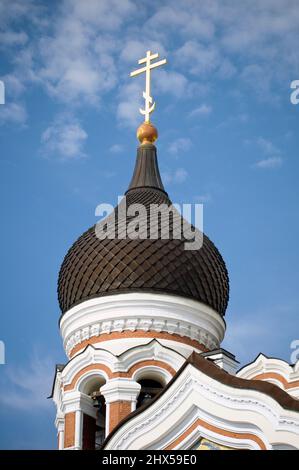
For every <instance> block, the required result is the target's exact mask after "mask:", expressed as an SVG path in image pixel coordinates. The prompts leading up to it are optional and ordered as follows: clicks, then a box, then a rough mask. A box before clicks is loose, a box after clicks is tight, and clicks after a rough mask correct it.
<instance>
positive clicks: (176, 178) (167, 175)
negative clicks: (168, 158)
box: [162, 168, 188, 184]
mask: <svg viewBox="0 0 299 470" xmlns="http://www.w3.org/2000/svg"><path fill="white" fill-rule="evenodd" d="M187 177H188V172H187V171H186V170H185V169H184V168H178V169H177V170H174V171H165V172H162V180H163V182H164V183H165V184H181V183H184V182H185V181H186V179H187Z"/></svg>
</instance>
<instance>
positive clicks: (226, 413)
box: [105, 364, 299, 450]
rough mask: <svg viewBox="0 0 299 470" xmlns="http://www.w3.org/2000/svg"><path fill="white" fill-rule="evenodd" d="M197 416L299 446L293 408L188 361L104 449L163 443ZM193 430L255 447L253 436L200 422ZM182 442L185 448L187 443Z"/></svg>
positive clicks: (220, 440)
mask: <svg viewBox="0 0 299 470" xmlns="http://www.w3.org/2000/svg"><path fill="white" fill-rule="evenodd" d="M197 419H200V420H202V421H203V422H205V423H208V424H209V425H210V426H213V427H214V428H212V429H215V428H219V429H222V430H225V431H228V432H230V433H236V434H238V435H240V434H250V435H254V436H256V437H257V438H259V439H261V440H262V442H264V445H265V446H266V448H267V449H271V448H272V445H277V444H278V443H279V444H280V445H288V446H293V447H295V448H298V449H299V414H298V413H296V412H292V411H289V410H285V409H282V408H281V406H280V405H279V404H278V403H277V402H276V401H275V400H274V399H273V398H271V397H269V396H267V395H265V394H263V393H261V392H258V391H256V390H249V389H248V390H247V389H237V388H233V387H231V386H228V385H224V384H222V383H220V382H218V381H216V380H214V379H211V378H210V377H208V376H206V375H205V374H203V373H202V372H201V371H200V370H198V369H197V368H196V367H194V366H192V365H191V364H189V365H188V366H187V367H186V368H185V369H184V371H183V372H182V373H181V374H180V375H179V377H178V378H177V380H176V381H175V382H174V383H173V384H172V385H171V387H169V388H168V389H167V390H166V391H165V392H164V394H162V395H161V396H160V398H159V399H158V400H156V401H155V402H154V403H153V404H152V405H151V406H150V407H148V408H146V409H145V410H144V411H143V412H141V413H140V414H138V415H136V416H135V417H133V418H131V419H130V420H129V421H128V422H126V423H124V424H123V426H122V427H121V428H120V429H118V430H117V431H116V433H115V434H114V435H113V436H112V437H111V439H110V440H109V441H108V443H107V445H106V447H105V449H107V450H108V449H121V450H125V449H131V450H132V449H164V448H166V447H167V446H169V445H170V444H171V443H172V442H174V441H175V440H176V439H177V438H178V437H180V436H181V435H182V434H183V433H184V431H185V430H188V429H190V426H191V425H192V424H193V423H194V422H195V421H196V420H197ZM198 430H199V431H198V432H199V434H198V435H201V436H204V437H206V438H207V439H211V440H212V441H214V442H218V443H219V444H221V445H225V446H228V447H234V448H252V449H255V448H258V447H259V445H258V444H257V442H255V440H254V439H249V440H248V439H237V438H233V437H232V436H233V434H232V435H230V436H222V435H220V434H219V433H217V432H215V431H212V430H209V429H208V427H203V426H202V427H201V426H199V427H198ZM181 445H182V446H183V447H181V448H187V447H186V446H187V444H186V443H185V444H181ZM185 445H186V446H185ZM184 446H185V447H184Z"/></svg>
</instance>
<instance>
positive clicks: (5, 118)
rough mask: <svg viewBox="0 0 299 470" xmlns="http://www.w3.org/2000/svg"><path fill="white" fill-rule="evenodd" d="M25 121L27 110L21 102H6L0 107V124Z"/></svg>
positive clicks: (21, 123)
mask: <svg viewBox="0 0 299 470" xmlns="http://www.w3.org/2000/svg"><path fill="white" fill-rule="evenodd" d="M26 121H27V111H26V109H25V106H24V105H23V104H22V103H6V104H4V105H1V107H0V125H1V124H5V123H14V124H19V125H23V124H25V123H26Z"/></svg>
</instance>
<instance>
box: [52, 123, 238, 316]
mask: <svg viewBox="0 0 299 470" xmlns="http://www.w3.org/2000/svg"><path fill="white" fill-rule="evenodd" d="M137 135H138V138H139V139H140V142H141V145H140V146H139V148H138V150H137V159H136V164H135V169H134V173H133V177H132V180H131V183H130V185H129V188H128V190H127V192H126V194H125V196H126V197H125V198H124V199H123V200H122V201H121V202H120V204H119V205H118V206H117V207H116V208H115V210H114V212H113V213H112V214H110V215H109V216H108V217H107V218H105V219H104V220H103V221H101V222H100V223H99V224H97V225H94V226H93V227H91V228H90V229H89V230H87V231H86V232H85V233H83V235H82V236H81V237H80V238H79V239H78V240H77V241H76V242H75V243H74V244H73V246H72V247H71V248H70V250H69V251H68V253H67V255H66V257H65V259H64V261H63V263H62V266H61V270H60V273H59V280H58V297H59V303H60V308H61V310H62V314H63V313H65V312H66V311H68V310H69V309H70V308H71V307H73V306H75V305H77V304H79V303H81V302H84V301H86V300H88V299H92V298H95V297H100V296H104V295H117V294H120V293H128V292H153V293H160V294H170V295H176V296H182V297H186V298H191V299H193V300H196V301H200V302H202V303H204V304H206V305H208V306H209V307H211V308H212V309H214V310H215V311H216V312H218V313H219V315H221V316H223V315H224V314H225V310H226V307H227V303H228V297H229V279H228V273H227V270H226V266H225V263H224V261H223V259H222V257H221V255H220V253H219V251H218V250H217V248H216V247H215V245H214V244H213V243H212V242H211V241H210V240H209V238H208V237H207V236H206V235H204V234H200V235H201V237H203V238H202V246H201V248H200V249H191V250H190V249H185V247H186V245H185V243H186V238H185V237H184V233H185V232H183V231H182V227H183V224H185V225H186V224H187V225H189V224H188V223H187V222H186V221H185V220H183V219H182V218H181V216H179V222H180V224H179V229H178V224H177V222H176V221H177V220H178V219H177V218H176V217H175V216H172V217H171V216H170V217H169V219H167V220H166V218H163V219H162V217H159V214H158V216H157V217H154V220H155V223H156V226H155V224H154V229H156V231H155V237H152V236H151V235H152V232H151V230H152V231H153V220H152V212H151V210H152V208H153V207H154V208H155V209H153V213H154V212H155V210H156V211H157V210H158V206H161V205H162V204H163V205H164V206H163V207H166V208H170V207H172V203H171V200H170V198H169V196H168V194H167V193H166V191H165V189H164V186H163V183H162V180H161V176H160V172H159V168H158V162H157V150H156V147H155V145H154V144H153V142H154V141H155V140H156V138H157V130H156V129H155V127H154V126H152V125H151V124H149V123H144V124H142V126H140V128H139V129H138V132H137ZM135 204H141V205H142V206H143V207H144V208H145V210H144V211H141V212H140V213H139V214H138V216H137V220H138V223H137V222H136V219H135V218H134V217H135V215H136V207H137V206H133V205H135ZM153 205H155V206H153ZM161 207H162V206H161ZM124 214H125V215H124ZM154 215H157V214H154ZM176 215H178V213H177V214H176ZM166 225H167V226H166ZM190 227H191V228H192V230H195V229H194V227H192V226H190ZM136 228H138V231H137V232H138V234H137V236H136ZM167 229H168V230H169V236H168V238H165V236H164V235H165V233H166V232H165V230H167ZM178 232H179V234H180V236H179V237H178V236H177V235H178ZM197 232H198V231H197ZM103 233H104V234H105V236H103Z"/></svg>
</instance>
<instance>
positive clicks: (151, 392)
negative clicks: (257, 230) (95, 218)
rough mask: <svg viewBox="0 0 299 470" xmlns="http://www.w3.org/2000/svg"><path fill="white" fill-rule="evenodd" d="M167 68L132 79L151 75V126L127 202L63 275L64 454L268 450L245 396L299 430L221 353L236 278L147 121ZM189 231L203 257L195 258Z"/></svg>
mask: <svg viewBox="0 0 299 470" xmlns="http://www.w3.org/2000/svg"><path fill="white" fill-rule="evenodd" d="M157 57H158V55H157V54H151V53H150V52H148V53H147V55H146V57H145V58H144V59H141V60H140V61H139V64H145V65H143V66H142V68H141V69H139V70H137V71H136V72H133V73H132V76H134V75H137V74H138V73H143V72H145V73H146V90H145V92H144V94H143V97H144V99H145V109H144V110H141V112H142V113H143V114H144V115H145V122H144V123H143V124H142V125H141V126H140V127H139V129H138V132H137V136H138V139H139V141H140V145H139V147H138V149H137V158H136V163H135V169H134V172H133V176H132V179H131V182H130V184H129V186H128V190H127V191H126V193H125V197H124V199H122V201H121V202H120V203H119V205H118V206H117V207H116V208H115V209H114V211H113V213H112V214H110V215H109V216H108V217H107V218H106V219H104V220H103V221H101V223H99V224H97V225H95V226H93V227H91V228H90V229H89V230H87V231H86V232H85V233H84V234H83V235H82V236H81V237H80V238H79V239H78V240H77V241H76V242H75V243H74V244H73V246H72V247H71V248H70V250H69V251H68V253H67V255H66V257H65V259H64V261H63V263H62V266H61V270H60V273H59V281H58V295H59V303H60V308H61V312H62V314H61V318H60V332H61V335H62V339H63V344H64V349H65V352H66V354H67V357H68V362H67V363H66V364H65V365H63V366H62V365H59V366H57V369H56V375H55V381H54V387H53V399H54V401H55V404H56V406H57V417H56V426H57V432H58V442H59V448H60V449H95V448H100V447H104V448H107V449H108V448H110V449H117V448H120V449H123V448H135V449H138V448H195V447H196V446H197V447H198V446H200V445H202V446H204V444H203V443H202V441H201V444H199V442H200V440H202V439H203V438H204V439H206V440H207V442H208V443H210V444H209V445H214V446H216V445H218V446H220V447H222V448H251V447H252V448H269V447H271V446H272V444H271V442H270V441H271V439H270V437H269V436H268V435H267V431H266V429H268V428H267V426H268V424H267V423H266V421H267V419H266V418H264V416H263V415H262V414H261V411H260V410H261V407H260V405H259V404H256V405H254V404H252V409H251V411H250V412H248V409H247V410H246V409H245V408H244V406H242V405H241V401H240V400H242V397H243V400H245V401H246V400H249V402H250V400H251V401H252V403H254V400H255V403H259V400H260V402H261V403H264V402H266V403H267V400H268V401H270V402H271V403H272V402H273V403H275V406H274V404H273V403H272V408H273V410H274V411H275V412H276V411H277V410H276V408H275V407H277V409H283V410H285V409H286V411H285V413H291V414H292V413H293V415H295V414H296V416H297V418H296V419H297V422H299V421H298V411H299V405H298V403H297V405H296V404H295V401H294V399H293V398H292V397H291V396H289V395H287V394H286V393H285V392H284V391H282V390H281V388H279V387H277V386H275V385H272V384H270V383H265V382H262V381H260V382H259V384H258V386H255V384H254V382H256V381H253V380H245V379H243V378H240V377H236V376H235V375H234V374H235V371H236V367H237V362H236V360H235V358H234V356H233V355H232V354H230V353H228V352H227V351H225V350H223V349H221V342H222V340H223V337H224V333H225V322H224V318H223V317H224V315H225V311H226V307H227V303H228V297H229V279H228V273H227V270H226V267H225V263H224V261H223V259H222V257H221V254H220V253H219V251H218V250H217V248H216V247H215V245H214V244H213V243H212V242H211V240H209V238H208V237H207V236H206V235H204V234H202V233H201V232H199V231H198V229H195V228H194V227H192V226H190V224H189V223H188V222H187V221H185V220H184V219H183V218H182V217H181V216H180V214H179V213H178V212H177V211H176V209H175V208H174V207H173V206H172V202H171V199H170V196H169V195H168V194H167V192H166V191H165V188H164V186H163V182H162V180H161V176H160V172H159V166H158V159H157V149H156V146H155V144H154V142H155V141H156V139H157V136H158V133H157V130H156V128H155V127H154V126H153V125H152V124H151V123H150V121H149V115H150V113H151V112H152V111H153V109H154V104H153V100H152V97H151V96H150V71H151V69H153V68H154V67H156V66H158V65H163V64H164V63H165V61H159V62H153V61H154V60H155V59H157ZM138 208H139V209H138ZM137 209H138V210H137ZM136 211H137V212H138V217H137V218H136ZM187 226H188V227H189V228H190V229H191V231H192V232H193V233H195V234H198V236H199V238H200V240H201V246H200V248H199V249H198V248H197V249H186V244H187V243H188V242H190V240H187V239H186V236H185V231H184V228H186V227H187ZM165 234H167V236H165ZM207 359H208V360H207ZM245 382H246V383H245ZM247 382H248V384H247ZM246 384H247V388H246ZM298 385H299V384H298ZM213 387H214V389H213ZM243 390H244V391H243ZM221 393H222V398H221ZM265 394H268V395H267V399H266V400H265V399H264V401H263V395H264V396H266V395H265ZM226 395H228V397H229V396H230V397H231V401H230V402H229V399H227V400H226V399H225V397H226ZM256 395H260V396H262V398H261V397H260V398H259V397H258V396H256ZM223 397H224V398H223ZM287 397H289V400H290V401H289V402H288V404H287V405H286V401H287ZM234 400H235V402H234ZM271 400H272V401H271ZM271 403H270V404H268V407H269V406H270V408H271ZM231 406H232V407H233V410H232V409H231V408H230V407H231ZM265 406H266V405H265ZM296 406H297V408H296ZM173 407H174V408H173ZM172 408H173V410H176V409H177V411H171V409H172ZM201 408H202V409H201ZM167 410H169V412H170V411H171V414H170V415H169V416H168V415H167ZM296 410H297V411H296ZM274 411H273V412H274ZM246 413H247V414H246ZM259 413H260V415H259ZM293 415H292V419H293V420H294V416H293ZM161 417H163V419H161ZM256 417H258V423H260V424H257V425H256V424H253V423H256V420H255V418H256ZM263 419H264V420H266V421H265V422H264V421H263ZM130 426H131V427H130ZM256 426H257V427H258V431H256V430H255V427H256ZM259 426H260V428H259ZM190 429H191V431H190ZM141 430H142V432H141ZM284 432H287V431H284ZM288 432H289V434H288V442H291V445H292V446H295V438H296V436H295V435H294V434H292V432H293V431H290V430H289V431H288ZM145 434H146V437H145ZM291 434H292V435H291ZM128 436H130V437H129V438H128ZM142 436H143V437H142ZM190 436H191V437H190ZM297 438H298V437H297ZM280 440H281V441H283V438H282V437H281V438H280ZM285 441H286V438H285V437H284V441H283V442H284V443H285ZM184 442H185V444H183V443H184ZM283 445H285V444H283ZM182 446H183V447H182ZM194 446H195V447H194ZM298 446H299V444H298Z"/></svg>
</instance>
